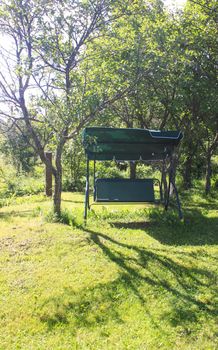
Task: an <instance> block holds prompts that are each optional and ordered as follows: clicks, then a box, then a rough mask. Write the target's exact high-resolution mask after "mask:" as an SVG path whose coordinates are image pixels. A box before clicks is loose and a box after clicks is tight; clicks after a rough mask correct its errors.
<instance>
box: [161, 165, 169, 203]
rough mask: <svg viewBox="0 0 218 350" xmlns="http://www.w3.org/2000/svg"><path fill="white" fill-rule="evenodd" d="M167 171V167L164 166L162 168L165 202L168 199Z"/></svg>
mask: <svg viewBox="0 0 218 350" xmlns="http://www.w3.org/2000/svg"><path fill="white" fill-rule="evenodd" d="M167 187H168V184H167V170H166V166H163V168H162V191H163V192H162V194H163V200H164V202H165V201H166V198H167Z"/></svg>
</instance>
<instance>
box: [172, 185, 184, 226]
mask: <svg viewBox="0 0 218 350" xmlns="http://www.w3.org/2000/svg"><path fill="white" fill-rule="evenodd" d="M171 183H172V185H173V188H174V191H175V195H176V202H177V206H178V212H179V218H180V220H182V219H183V214H182V209H181V204H180V200H179V194H178V191H177V188H176V184H175V183H174V182H171Z"/></svg>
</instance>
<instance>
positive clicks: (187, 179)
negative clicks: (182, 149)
mask: <svg viewBox="0 0 218 350" xmlns="http://www.w3.org/2000/svg"><path fill="white" fill-rule="evenodd" d="M184 167H185V170H184V174H183V183H184V188H185V189H186V190H188V189H189V188H191V186H192V177H191V176H192V155H189V156H188V158H187V159H186V161H185V165H184Z"/></svg>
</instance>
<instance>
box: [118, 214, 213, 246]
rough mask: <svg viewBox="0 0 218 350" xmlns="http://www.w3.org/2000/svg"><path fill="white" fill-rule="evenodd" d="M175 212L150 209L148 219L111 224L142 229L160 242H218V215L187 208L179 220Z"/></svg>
mask: <svg viewBox="0 0 218 350" xmlns="http://www.w3.org/2000/svg"><path fill="white" fill-rule="evenodd" d="M175 214H176V213H174V212H173V213H172V212H167V213H166V212H161V210H152V211H151V212H150V214H149V221H145V222H128V223H126V222H125V223H123V222H111V225H112V226H113V227H116V228H125V229H136V230H139V229H140V230H144V231H146V233H147V234H149V235H150V236H151V237H153V238H154V239H156V240H158V241H159V242H160V243H163V244H167V245H173V246H174V245H175V246H179V245H192V246H203V245H214V244H218V216H217V217H207V216H205V215H203V214H202V211H200V210H197V209H189V210H186V211H185V215H184V216H185V220H184V222H181V221H180V220H179V219H178V218H177V216H176V215H175ZM146 220H148V219H147V218H146Z"/></svg>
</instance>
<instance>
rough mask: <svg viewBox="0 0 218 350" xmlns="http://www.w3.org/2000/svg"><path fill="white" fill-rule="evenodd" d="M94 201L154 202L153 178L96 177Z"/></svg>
mask: <svg viewBox="0 0 218 350" xmlns="http://www.w3.org/2000/svg"><path fill="white" fill-rule="evenodd" d="M94 199H95V201H96V202H154V201H155V196H154V180H153V179H136V180H132V179H97V180H96V181H95V192H94Z"/></svg>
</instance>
